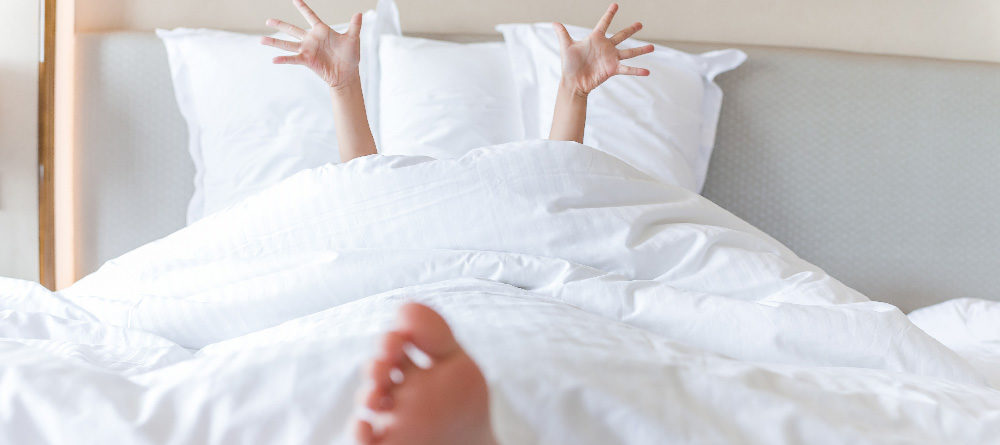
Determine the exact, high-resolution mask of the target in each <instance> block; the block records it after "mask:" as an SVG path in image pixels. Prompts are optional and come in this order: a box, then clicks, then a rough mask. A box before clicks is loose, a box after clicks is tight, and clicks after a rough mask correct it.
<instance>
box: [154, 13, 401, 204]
mask: <svg viewBox="0 0 1000 445" xmlns="http://www.w3.org/2000/svg"><path fill="white" fill-rule="evenodd" d="M347 26H348V25H347V24H346V23H345V24H340V25H334V26H332V27H333V28H334V29H335V30H337V31H338V32H343V31H345V30H346V29H347ZM399 32H400V31H399V19H398V14H397V12H396V6H395V4H394V3H393V2H392V1H391V0H382V1H380V2H379V6H378V10H377V11H368V12H366V13H365V14H364V18H363V24H362V30H361V46H362V55H361V66H360V71H361V83H362V89H363V90H364V94H365V104H366V107H367V108H368V109H369V110H371V111H369V116H370V119H369V121H370V124H371V127H372V131H373V132H374V133H375V136H376V137H377V136H378V121H377V116H378V112H377V105H378V96H377V94H378V91H377V86H378V35H379V34H383V33H389V34H399ZM156 33H157V35H158V36H159V37H160V39H161V40H163V43H164V45H165V46H166V48H167V55H168V57H169V60H170V71H171V76H172V78H173V84H174V94H175V96H176V98H177V104H178V106H179V108H180V111H181V115H183V116H184V119H185V120H186V121H187V124H188V131H189V147H188V149H189V150H190V152H191V158H192V161H193V162H194V165H195V178H194V182H195V192H194V196H193V197H192V198H191V202H190V204H189V205H188V218H187V219H188V224H191V223H193V222H194V221H196V220H198V219H200V218H202V217H203V216H205V215H208V214H210V213H212V212H215V211H216V210H219V209H221V208H224V207H227V206H229V205H231V204H234V203H236V202H238V201H240V200H242V199H243V198H245V197H247V196H249V195H251V194H253V193H255V192H257V191H259V190H261V189H263V188H266V187H267V186H269V185H272V184H274V183H276V182H278V181H280V180H282V179H284V178H286V177H288V176H290V175H292V174H294V173H296V172H298V171H300V170H303V169H307V168H312V167H316V166H319V165H323V164H326V163H330V162H339V160H340V156H339V152H338V149H337V143H336V133H335V131H334V125H333V112H332V109H331V106H330V95H329V91H328V88H327V86H326V85H325V84H324V83H323V81H322V80H320V79H319V77H318V76H316V75H315V74H314V73H313V72H312V71H310V70H309V69H307V68H305V67H302V66H278V65H273V64H272V63H271V59H272V58H274V56H277V55H282V54H288V53H286V52H284V51H281V50H278V49H275V48H271V47H267V46H263V45H261V44H260V36H257V35H248V34H238V33H231V32H225V31H217V30H207V29H197V30H195V29H175V30H172V31H167V30H157V31H156ZM280 37H281V38H283V39H286V40H294V39H293V38H291V37H289V36H280Z"/></svg>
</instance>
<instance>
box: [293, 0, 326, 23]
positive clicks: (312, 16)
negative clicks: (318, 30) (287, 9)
mask: <svg viewBox="0 0 1000 445" xmlns="http://www.w3.org/2000/svg"><path fill="white" fill-rule="evenodd" d="M292 3H294V4H295V7H296V8H299V12H300V13H301V14H302V17H305V18H306V21H307V22H309V26H316V25H318V24H320V23H323V21H322V20H320V19H319V16H318V15H316V13H315V12H313V10H312V8H310V7H309V5H307V4H306V2H305V1H303V0H292Z"/></svg>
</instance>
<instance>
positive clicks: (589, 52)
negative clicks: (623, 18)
mask: <svg viewBox="0 0 1000 445" xmlns="http://www.w3.org/2000/svg"><path fill="white" fill-rule="evenodd" d="M617 12H618V4H616V3H612V4H611V6H610V7H608V11H607V12H605V13H604V16H603V17H601V20H600V21H599V22H598V23H597V26H596V27H595V28H594V32H592V33H591V34H590V35H589V36H587V38H585V39H583V40H579V41H574V40H573V38H572V37H570V35H569V32H567V31H566V27H565V26H563V25H562V24H561V23H554V24H553V26H554V27H555V30H556V35H557V36H558V37H559V43H560V47H561V49H560V51H561V53H562V70H563V75H562V82H563V83H564V84H565V85H566V86H567V87H570V88H572V90H573V91H574V92H576V93H578V94H590V92H591V91H593V90H594V89H595V88H597V87H598V86H600V85H601V84H602V83H604V81H606V80H608V79H610V78H611V77H612V76H614V75H617V74H624V75H631V76H648V75H649V70H647V69H644V68H636V67H632V66H627V65H623V64H622V63H621V61H622V60H626V59H631V58H633V57H636V56H640V55H643V54H648V53H651V52H653V45H646V46H642V47H638V48H629V49H621V50H620V49H618V48H617V46H618V45H619V44H620V43H622V42H624V41H625V39H628V38H629V37H631V36H632V35H633V34H635V33H637V32H639V30H640V29H642V23H639V22H636V23H634V24H633V25H632V26H629V27H628V28H625V29H623V30H621V31H619V32H618V33H617V34H615V35H613V36H611V37H610V38H609V37H608V36H607V32H608V27H609V26H611V21H612V20H613V19H614V17H615V13H617Z"/></svg>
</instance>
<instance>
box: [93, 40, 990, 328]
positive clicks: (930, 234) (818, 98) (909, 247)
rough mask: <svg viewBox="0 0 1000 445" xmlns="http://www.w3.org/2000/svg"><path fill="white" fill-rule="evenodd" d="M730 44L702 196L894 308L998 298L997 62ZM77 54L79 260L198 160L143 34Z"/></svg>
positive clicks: (124, 235) (167, 209)
mask: <svg viewBox="0 0 1000 445" xmlns="http://www.w3.org/2000/svg"><path fill="white" fill-rule="evenodd" d="M437 37H439V38H440V37H441V36H437ZM447 38H449V39H451V40H460V41H469V40H483V39H496V38H497V37H493V36H486V37H484V36H448V37H447ZM672 46H675V47H678V48H680V49H684V50H689V51H701V50H708V49H716V48H719V47H721V46H720V45H716V44H713V45H700V44H682V43H679V44H674V45H672ZM740 47H741V49H743V50H745V51H746V52H747V54H748V55H749V56H750V59H749V61H748V62H747V63H746V64H745V65H744V66H743V67H741V68H739V69H738V70H736V71H735V72H732V73H728V74H724V75H723V76H721V78H720V79H719V83H720V84H721V85H722V87H723V89H724V91H725V100H724V104H723V110H722V117H721V120H720V123H719V133H718V139H717V143H716V148H715V152H714V155H713V158H712V164H711V167H710V169H709V176H708V183H707V185H706V188H705V191H704V194H705V196H707V197H708V198H710V199H712V200H713V201H715V202H716V203H718V204H719V205H721V206H722V207H724V208H726V209H728V210H730V211H731V212H733V213H735V214H737V215H738V216H740V217H743V218H744V219H746V220H747V221H749V222H751V223H752V224H754V225H756V226H757V227H759V228H760V229H762V230H764V231H765V232H767V233H769V234H771V235H772V236H774V237H775V238H777V239H779V240H781V241H782V242H784V243H785V244H787V245H788V246H789V247H791V248H792V249H793V250H795V251H796V252H797V253H799V255H800V256H802V257H804V258H805V259H807V260H810V261H812V262H814V263H816V264H818V265H819V266H821V267H823V268H824V269H826V270H827V271H828V272H830V273H831V274H832V275H834V276H835V277H838V278H840V279H841V280H842V281H844V282H846V283H847V284H848V285H851V286H853V287H855V288H857V289H858V290H860V291H861V292H863V293H865V294H866V295H868V296H869V297H871V298H873V299H876V300H882V301H888V302H890V303H893V304H896V305H898V306H900V307H901V308H902V309H904V310H910V309H914V308H917V307H920V306H924V305H927V304H930V303H933V302H937V301H941V300H945V299H948V298H955V297H979V298H988V299H997V300H1000V278H997V276H998V272H997V271H1000V191H998V189H997V188H996V187H995V186H996V185H998V183H1000V181H998V178H1000V176H998V175H997V174H996V173H995V169H997V168H998V167H1000V65H998V64H987V63H968V62H953V61H940V60H933V59H918V58H906V57H889V56H871V55H859V54H851V53H841V52H831V51H814V50H802V49H787V48H771V47H752V46H740ZM77 57H78V64H79V66H78V69H77V72H78V75H79V78H78V82H79V85H78V86H79V88H77V91H78V98H77V107H78V113H77V116H78V121H77V132H78V135H77V141H78V147H77V155H76V162H77V165H76V178H77V209H76V213H77V224H76V240H77V246H76V247H77V274H78V275H83V274H86V273H89V272H91V271H93V270H95V269H96V268H97V267H98V266H99V265H100V264H101V263H103V262H104V261H106V260H108V259H111V258H113V257H115V256H117V255H119V254H121V253H124V252H126V251H128V250H130V249H132V248H134V247H136V246H138V245H141V244H143V243H145V242H148V241H151V240H153V239H156V238H159V237H161V236H163V235H166V234H168V233H170V232H172V231H174V230H176V229H179V228H181V227H183V225H184V220H185V210H186V206H187V200H188V199H189V197H190V195H191V193H192V191H193V187H192V178H193V174H194V168H193V166H192V164H191V161H190V158H189V156H188V153H187V148H186V144H187V129H186V126H185V125H184V122H183V120H182V118H181V116H180V114H179V112H178V110H177V105H176V103H175V102H174V98H173V92H172V86H171V84H170V76H169V73H168V69H167V60H166V53H165V51H164V49H163V46H162V45H161V44H160V42H159V41H158V40H157V39H156V37H154V36H153V35H151V34H147V33H110V34H83V35H81V36H80V39H79V42H78V56H77Z"/></svg>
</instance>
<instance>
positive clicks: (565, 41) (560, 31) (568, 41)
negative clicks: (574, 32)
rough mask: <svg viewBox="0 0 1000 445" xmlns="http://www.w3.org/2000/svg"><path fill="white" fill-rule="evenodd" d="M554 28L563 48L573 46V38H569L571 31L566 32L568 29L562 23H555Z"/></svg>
mask: <svg viewBox="0 0 1000 445" xmlns="http://www.w3.org/2000/svg"><path fill="white" fill-rule="evenodd" d="M552 27H553V28H555V30H556V37H558V38H559V44H560V45H562V47H563V48H565V47H567V46H570V45H572V44H573V38H572V37H570V36H569V31H567V30H566V27H565V26H563V24H562V23H553V24H552Z"/></svg>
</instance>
